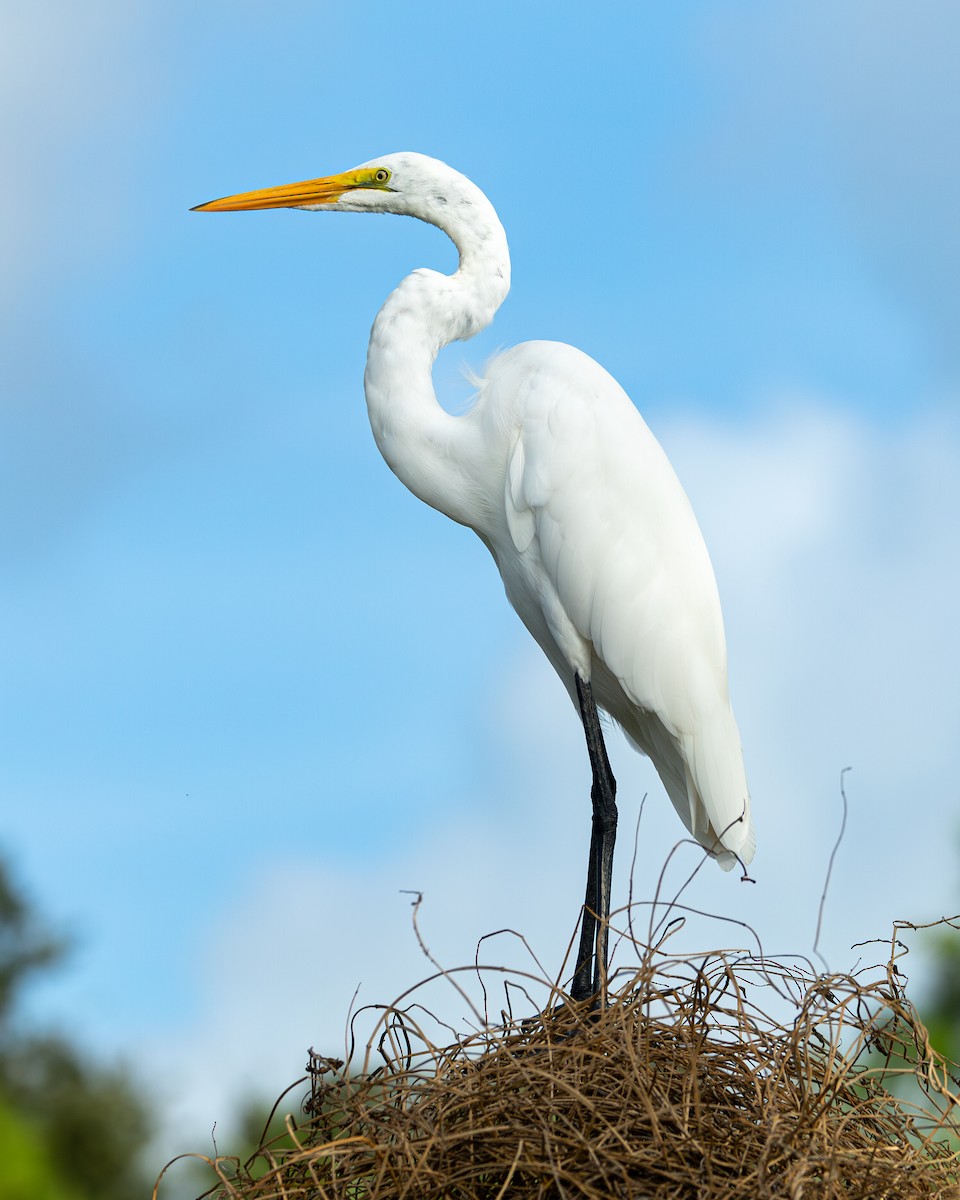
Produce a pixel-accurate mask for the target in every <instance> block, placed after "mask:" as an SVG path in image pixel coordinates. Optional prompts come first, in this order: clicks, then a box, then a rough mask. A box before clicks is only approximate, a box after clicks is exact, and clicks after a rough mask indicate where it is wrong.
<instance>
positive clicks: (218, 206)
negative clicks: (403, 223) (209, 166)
mask: <svg viewBox="0 0 960 1200" xmlns="http://www.w3.org/2000/svg"><path fill="white" fill-rule="evenodd" d="M477 194H480V193H479V189H478V188H477V187H476V186H475V185H474V184H473V183H471V182H470V180H469V179H467V178H466V176H464V175H461V174H460V173H459V171H455V170H454V169H453V168H452V167H448V166H447V165H446V163H442V162H439V161H438V160H437V159H435V158H428V157H427V156H426V155H425V154H414V153H412V152H404V153H400V154H386V155H384V156H383V157H381V158H375V159H371V160H370V162H366V163H362V164H361V165H360V166H359V167H354V168H353V169H352V170H350V171H344V172H343V173H342V174H340V175H325V176H323V177H321V178H320V179H306V180H304V181H303V182H301V183H287V184H282V185H281V186H280V187H272V188H263V189H261V190H259V191H255V192H240V193H238V194H237V195H234V196H225V197H224V198H223V199H222V200H211V201H210V202H209V203H208V204H198V205H197V207H196V208H195V209H193V211H194V212H237V211H240V210H242V209H253V208H303V209H307V210H310V211H314V212H389V213H399V214H401V215H403V216H411V217H419V218H420V219H421V220H426V221H430V222H432V223H433V224H439V223H441V221H442V217H443V214H444V211H445V210H446V209H447V208H448V207H449V206H450V205H451V204H462V203H463V202H464V200H467V201H472V200H473V199H474V197H475V195H477Z"/></svg>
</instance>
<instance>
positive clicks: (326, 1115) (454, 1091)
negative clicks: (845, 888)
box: [205, 938, 960, 1200]
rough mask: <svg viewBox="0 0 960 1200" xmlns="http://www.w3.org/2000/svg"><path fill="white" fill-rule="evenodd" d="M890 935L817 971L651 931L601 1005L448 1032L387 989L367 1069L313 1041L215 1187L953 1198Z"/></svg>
mask: <svg viewBox="0 0 960 1200" xmlns="http://www.w3.org/2000/svg"><path fill="white" fill-rule="evenodd" d="M901 949H902V947H901V945H900V943H899V942H897V940H896V938H894V940H893V941H892V943H891V955H890V961H889V962H888V963H887V964H886V966H885V967H881V968H880V969H879V971H878V970H877V969H873V971H872V973H871V972H867V971H862V972H860V973H858V974H856V975H830V976H825V975H819V974H817V973H816V972H815V971H814V970H813V969H812V968H811V967H810V966H809V964H805V965H800V966H797V965H796V964H785V963H783V962H781V961H779V960H769V959H765V958H762V957H747V956H743V955H736V956H735V955H733V954H731V953H729V952H719V953H715V954H711V955H708V956H706V957H705V958H702V959H698V960H697V961H696V962H692V961H690V960H686V961H682V960H677V959H674V958H672V957H670V956H668V955H666V954H665V953H664V952H663V951H662V949H661V950H645V951H644V952H643V954H642V956H641V962H640V964H639V967H638V968H637V969H635V970H634V971H633V972H632V973H631V975H630V977H629V978H628V979H624V978H623V973H622V971H621V972H620V973H619V976H620V983H619V984H616V985H615V986H614V987H612V988H611V990H610V992H609V995H608V998H607V1004H606V1005H605V1006H604V1007H603V1008H594V1009H591V1008H590V1007H589V1006H579V1007H577V1006H573V1005H571V1004H570V1003H568V1002H564V998H562V997H561V996H560V994H559V993H557V992H556V990H554V996H553V1005H552V1006H551V1007H550V1008H549V1009H548V1011H546V1012H545V1013H543V1014H541V1015H539V1016H538V1017H536V1018H534V1019H532V1020H527V1021H524V1020H518V1019H515V1018H513V1017H510V1016H508V1015H507V1014H501V1017H502V1020H501V1021H499V1022H497V1023H495V1024H492V1025H491V1024H484V1025H482V1027H481V1028H480V1029H479V1030H478V1031H477V1032H475V1033H474V1034H472V1035H471V1036H469V1037H466V1038H460V1039H457V1040H456V1042H455V1043H454V1044H453V1045H450V1046H447V1047H444V1048H438V1047H436V1046H434V1045H432V1044H431V1041H430V1039H429V1037H428V1036H427V1034H426V1033H425V1031H424V1028H423V1020H424V1018H423V1010H422V1009H421V1008H420V1006H419V1005H417V1004H412V1005H408V1006H407V1007H405V1008H403V1009H401V1008H398V1007H390V1008H387V1009H385V1010H383V1012H382V1014H381V1016H380V1020H379V1023H378V1027H377V1031H376V1033H375V1035H374V1037H373V1038H372V1039H371V1041H370V1043H369V1044H368V1046H367V1057H366V1060H365V1063H364V1069H363V1070H362V1071H360V1072H359V1073H357V1074H355V1075H352V1074H350V1073H349V1071H346V1070H344V1068H343V1064H342V1063H341V1062H339V1061H336V1060H332V1059H327V1058H321V1057H319V1056H316V1055H313V1054H312V1052H311V1062H310V1065H309V1068H308V1069H309V1071H310V1075H309V1082H310V1085H311V1086H310V1094H309V1096H308V1098H307V1100H306V1103H305V1104H304V1116H303V1118H302V1119H301V1120H300V1121H299V1122H298V1121H297V1120H295V1119H294V1118H293V1117H290V1116H288V1117H287V1118H286V1131H285V1133H284V1134H282V1135H281V1136H280V1137H278V1138H277V1137H275V1138H273V1139H272V1140H270V1141H267V1142H266V1143H265V1144H264V1145H262V1146H261V1147H260V1149H259V1150H258V1151H257V1153H256V1154H255V1155H254V1156H253V1157H252V1158H251V1159H250V1160H249V1161H248V1162H246V1163H245V1164H240V1163H239V1162H238V1161H237V1160H236V1159H229V1158H217V1159H205V1161H206V1162H208V1163H209V1165H210V1166H211V1167H212V1168H213V1169H214V1170H215V1171H216V1173H217V1177H218V1180H219V1182H218V1183H217V1185H216V1186H215V1187H214V1188H213V1189H211V1192H210V1193H208V1195H211V1196H212V1195H216V1197H217V1198H218V1200H228V1198H229V1200H335V1198H336V1200H400V1198H401V1197H402V1198H409V1200H434V1198H436V1200H440V1198H443V1200H501V1198H506V1197H509V1198H511V1200H514V1198H516V1200H520V1198H528V1197H529V1198H530V1200H533V1198H537V1200H547V1198H548V1197H549V1198H552V1197H557V1198H567V1197H569V1198H570V1200H574V1198H576V1200H609V1198H611V1197H631V1198H634V1197H636V1198H638V1200H639V1198H641V1197H642V1198H644V1200H648V1198H649V1200H667V1198H670V1200H681V1198H682V1200H693V1198H694V1197H696V1198H697V1200H720V1198H727V1197H750V1198H751V1200H768V1198H769V1200H774V1198H776V1200H780V1198H781V1197H782V1198H784V1200H827V1198H833V1197H843V1198H844V1200H857V1198H862V1200H885V1198H890V1200H893V1198H896V1200H910V1198H913V1197H923V1198H924V1200H929V1198H931V1197H943V1198H947V1197H949V1198H950V1200H957V1197H958V1196H960V1149H958V1148H960V1123H958V1120H957V1110H956V1103H955V1099H954V1096H953V1094H952V1092H951V1090H950V1084H951V1077H950V1076H949V1074H948V1073H947V1064H945V1063H944V1062H943V1061H942V1060H939V1059H938V1058H937V1056H936V1055H935V1054H934V1052H933V1051H932V1050H931V1048H930V1045H929V1041H928V1039H927V1036H926V1032H925V1030H924V1028H923V1026H922V1024H921V1023H920V1022H919V1020H918V1018H917V1016H916V1013H915V1012H914V1010H913V1008H912V1006H911V1005H910V1003H909V1002H908V1001H907V1000H906V998H905V996H904V994H903V976H902V975H901V973H900V972H899V970H898V968H897V965H896V959H897V957H898V956H899V953H900V951H901ZM471 970H473V969H472V968H471ZM456 975H457V973H456V972H454V973H452V974H451V975H448V978H450V979H451V980H452V981H453V982H454V984H455V986H457V988H458V991H460V992H461V994H462V995H464V996H466V993H465V992H464V991H463V990H462V989H461V987H460V986H459V984H458V983H457V980H456V978H455V976H456ZM871 975H872V982H871V981H870V979H868V978H867V977H868V976H871ZM515 984H516V985H517V986H521V987H522V988H523V990H525V991H526V989H527V988H528V987H529V978H527V979H521V980H515ZM508 995H509V992H508ZM771 1008H779V1009H780V1010H781V1012H782V1013H786V1014H788V1015H787V1016H786V1017H784V1016H783V1015H781V1017H780V1018H779V1019H777V1018H774V1017H773V1016H771V1015H770V1009H771ZM374 1056H379V1058H380V1059H381V1060H382V1062H381V1065H380V1066H379V1067H377V1068H376V1069H371V1060H372V1058H373V1057H374ZM904 1079H906V1080H907V1081H908V1082H909V1085H910V1088H909V1089H908V1090H912V1093H913V1099H912V1101H911V1102H908V1101H907V1099H905V1098H904V1097H903V1096H900V1097H898V1096H897V1095H896V1094H895V1091H897V1090H900V1091H903V1090H904V1089H903V1087H902V1086H900V1087H899V1088H898V1084H900V1085H902V1081H903V1080H904ZM295 1086H296V1085H295ZM891 1088H893V1089H894V1090H891ZM281 1099H283V1098H281ZM278 1104H279V1102H278Z"/></svg>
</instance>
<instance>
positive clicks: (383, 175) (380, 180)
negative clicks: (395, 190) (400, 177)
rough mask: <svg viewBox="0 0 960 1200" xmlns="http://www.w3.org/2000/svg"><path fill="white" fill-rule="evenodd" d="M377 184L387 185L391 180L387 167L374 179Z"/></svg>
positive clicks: (378, 172)
mask: <svg viewBox="0 0 960 1200" xmlns="http://www.w3.org/2000/svg"><path fill="white" fill-rule="evenodd" d="M373 178H374V179H375V180H376V182H377V183H386V182H387V180H388V179H389V178H390V172H389V171H388V170H387V168H386V167H381V168H380V169H379V170H378V171H377V173H376V174H375V175H374V177H373Z"/></svg>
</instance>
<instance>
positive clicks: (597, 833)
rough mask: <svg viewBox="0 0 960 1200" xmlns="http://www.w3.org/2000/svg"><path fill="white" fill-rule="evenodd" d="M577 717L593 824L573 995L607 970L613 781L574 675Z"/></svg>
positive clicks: (589, 695)
mask: <svg viewBox="0 0 960 1200" xmlns="http://www.w3.org/2000/svg"><path fill="white" fill-rule="evenodd" d="M576 678H577V698H578V699H579V701H580V718H581V720H582V721H583V732H584V734H585V736H586V739H587V750H588V752H589V754H590V768H591V770H592V772H593V785H592V787H591V789H590V799H591V800H592V801H593V824H592V827H591V832H590V861H589V863H588V865H587V892H586V898H585V900H584V905H583V924H582V926H581V929H580V949H579V951H578V953H577V969H576V971H575V973H574V976H573V986H572V987H571V989H570V991H571V995H572V996H573V998H574V1000H589V999H590V997H591V996H596V995H599V993H600V990H601V987H602V984H603V979H604V976H605V975H606V970H607V922H608V921H609V919H610V890H611V884H612V881H613V847H614V844H615V842H616V840H617V781H616V780H615V779H614V777H613V771H612V770H611V769H610V760H609V758H607V748H606V746H605V745H604V742H603V730H602V729H601V727H600V714H599V713H598V712H597V705H596V702H595V701H594V699H593V689H592V688H591V686H590V684H589V683H587V682H586V680H584V679H581V678H580V676H579V675H578V676H577V677H576Z"/></svg>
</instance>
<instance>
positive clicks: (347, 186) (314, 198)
mask: <svg viewBox="0 0 960 1200" xmlns="http://www.w3.org/2000/svg"><path fill="white" fill-rule="evenodd" d="M361 174H364V175H365V174H367V173H366V172H363V173H361V172H357V171H347V172H345V173H344V174H343V175H327V176H325V177H324V178H323V179H305V180H304V181H303V182H302V183H285V184H283V185H281V186H280V187H272V188H262V189H261V190H260V191H258V192H239V193H238V194H237V195H235V196H224V197H223V199H222V200H211V201H210V202H209V203H208V204H198V205H197V206H196V208H192V209H191V210H190V211H191V212H239V211H240V210H242V209H250V208H299V207H301V206H302V205H305V204H335V203H336V202H337V200H339V199H340V197H341V196H342V195H343V193H344V192H349V191H350V190H351V189H353V188H356V187H365V186H366V187H369V186H370V185H369V183H367V181H366V179H361V178H360V176H361Z"/></svg>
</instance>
